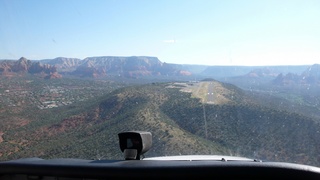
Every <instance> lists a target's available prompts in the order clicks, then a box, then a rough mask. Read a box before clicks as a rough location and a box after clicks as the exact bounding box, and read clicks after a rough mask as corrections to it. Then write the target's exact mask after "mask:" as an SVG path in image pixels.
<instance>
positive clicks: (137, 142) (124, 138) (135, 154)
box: [118, 131, 152, 160]
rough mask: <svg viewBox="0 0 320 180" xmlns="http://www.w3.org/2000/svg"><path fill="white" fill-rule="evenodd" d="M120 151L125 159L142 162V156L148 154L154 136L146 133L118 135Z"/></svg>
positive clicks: (135, 132) (132, 132)
mask: <svg viewBox="0 0 320 180" xmlns="http://www.w3.org/2000/svg"><path fill="white" fill-rule="evenodd" d="M118 136H119V144H120V149H121V151H122V152H123V153H124V156H125V159H126V160H129V159H137V160H140V155H143V154H144V153H145V152H147V151H148V150H149V149H150V148H151V145H152V134H151V133H150V132H145V131H127V132H121V133H119V134H118Z"/></svg>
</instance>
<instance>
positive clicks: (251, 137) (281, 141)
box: [0, 0, 320, 166]
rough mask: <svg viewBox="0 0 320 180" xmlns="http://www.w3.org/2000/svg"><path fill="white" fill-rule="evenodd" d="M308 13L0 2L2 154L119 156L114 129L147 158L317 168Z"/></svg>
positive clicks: (170, 4)
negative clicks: (140, 135) (146, 142)
mask: <svg viewBox="0 0 320 180" xmlns="http://www.w3.org/2000/svg"><path fill="white" fill-rule="evenodd" d="M319 17H320V1H317V0H314V1H313V0H301V1H300V0H288V1H287V0H281V1H273V0H265V1H254V0H242V1H238V0H226V1H225V0H207V1H205V0H188V1H182V0H161V1H148V0H134V1H133V0H119V1H113V0H106V1H99V0H90V1H83V0H68V1H62V0H47V1H40V0H29V1H24V0H0V42H1V43H0V102H1V103H0V112H1V113H0V149H1V151H0V160H1V161H6V160H14V159H20V158H28V157H39V158H43V159H51V158H82V159H123V153H122V152H121V151H120V148H119V141H118V133H120V132H125V131H147V132H151V133H152V147H151V148H150V150H149V151H148V152H146V153H145V157H156V156H171V155H225V156H239V157H246V158H252V159H259V160H262V161H277V162H290V163H299V164H307V165H314V166H320V141H319V139H320V124H319V123H320V96H319V92H320V65H319V64H317V63H319V62H320V51H319V49H320V21H319ZM128 142H131V141H128ZM134 143H136V142H134ZM129 144H130V143H129ZM132 147H133V145H132Z"/></svg>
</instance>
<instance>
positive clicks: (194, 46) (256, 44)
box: [0, 0, 320, 65]
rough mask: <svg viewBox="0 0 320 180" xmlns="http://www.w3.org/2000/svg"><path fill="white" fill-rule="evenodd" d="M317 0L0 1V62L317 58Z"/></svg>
mask: <svg viewBox="0 0 320 180" xmlns="http://www.w3.org/2000/svg"><path fill="white" fill-rule="evenodd" d="M319 19H320V1H319V0H299V1H298V0H258V1H257V0H157V1H154V0H0V59H19V58H20V57H26V58H27V59H32V60H40V59H53V58H56V57H69V58H80V59H84V58H86V57H92V56H155V57H158V58H159V60H160V61H162V62H167V63H177V64H203V65H300V64H303V65H310V64H315V63H320V20H319Z"/></svg>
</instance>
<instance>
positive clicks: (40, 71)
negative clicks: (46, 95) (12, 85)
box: [0, 57, 62, 79]
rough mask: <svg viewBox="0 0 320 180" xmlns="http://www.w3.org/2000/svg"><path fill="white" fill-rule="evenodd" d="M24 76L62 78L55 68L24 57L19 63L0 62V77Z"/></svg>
mask: <svg viewBox="0 0 320 180" xmlns="http://www.w3.org/2000/svg"><path fill="white" fill-rule="evenodd" d="M24 74H34V75H39V76H41V77H43V78H47V79H48V78H49V79H50V78H61V77H62V76H61V75H60V74H59V73H58V72H57V68H56V67H55V66H52V65H49V64H41V63H40V62H32V61H30V60H28V59H26V58H24V57H22V58H20V59H19V60H17V61H11V60H5V61H0V75H2V76H15V75H20V76H21V75H24Z"/></svg>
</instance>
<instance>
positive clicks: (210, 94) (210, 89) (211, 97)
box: [207, 82, 214, 103]
mask: <svg viewBox="0 0 320 180" xmlns="http://www.w3.org/2000/svg"><path fill="white" fill-rule="evenodd" d="M207 103H214V94H213V83H212V82H210V83H209V86H208V94H207Z"/></svg>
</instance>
